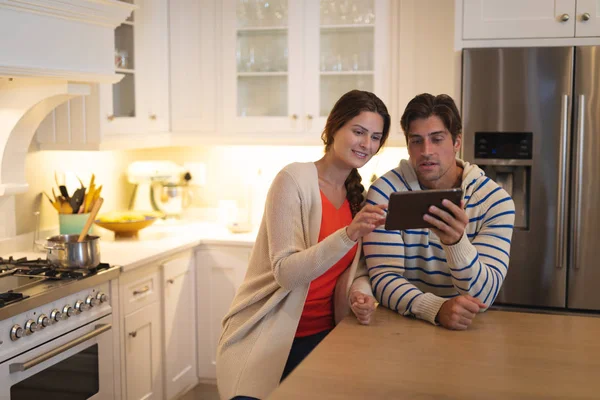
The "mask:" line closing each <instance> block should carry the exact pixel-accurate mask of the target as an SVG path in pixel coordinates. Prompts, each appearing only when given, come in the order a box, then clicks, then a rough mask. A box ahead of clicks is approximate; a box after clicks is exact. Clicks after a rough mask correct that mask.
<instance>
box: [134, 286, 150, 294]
mask: <svg viewBox="0 0 600 400" xmlns="http://www.w3.org/2000/svg"><path fill="white" fill-rule="evenodd" d="M148 290H150V287H149V286H144V287H143V288H141V289H140V290H134V291H133V295H134V296H137V295H138V294H144V293H146V292H147V291H148Z"/></svg>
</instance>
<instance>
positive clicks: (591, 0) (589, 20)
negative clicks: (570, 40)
mask: <svg viewBox="0 0 600 400" xmlns="http://www.w3.org/2000/svg"><path fill="white" fill-rule="evenodd" d="M576 16H577V21H576V23H575V36H577V37H600V0H577V3H576Z"/></svg>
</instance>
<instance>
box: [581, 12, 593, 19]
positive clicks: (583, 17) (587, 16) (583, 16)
mask: <svg viewBox="0 0 600 400" xmlns="http://www.w3.org/2000/svg"><path fill="white" fill-rule="evenodd" d="M591 17H592V16H591V15H590V13H583V14H582V15H581V19H582V20H583V21H589V20H590V18H591Z"/></svg>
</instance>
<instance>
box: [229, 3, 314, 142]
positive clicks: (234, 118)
mask: <svg viewBox="0 0 600 400" xmlns="http://www.w3.org/2000/svg"><path fill="white" fill-rule="evenodd" d="M302 3H303V2H300V1H291V0H290V1H288V0H226V1H224V2H223V42H224V45H223V70H224V71H223V73H224V80H223V85H224V93H223V102H224V107H223V112H224V115H223V116H224V118H223V124H224V128H225V130H227V131H234V132H261V131H269V132H273V131H275V132H293V131H300V130H301V129H302V125H301V124H300V123H299V121H298V118H299V114H300V112H301V106H302V101H301V98H299V97H298V95H299V93H298V87H301V81H302V65H301V63H302V46H301V44H302V18H301V16H302Z"/></svg>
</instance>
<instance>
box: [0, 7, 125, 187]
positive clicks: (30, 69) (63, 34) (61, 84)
mask: <svg viewBox="0 0 600 400" xmlns="http://www.w3.org/2000/svg"><path fill="white" fill-rule="evenodd" d="M135 8H136V6H134V5H132V4H129V3H127V2H124V1H118V0H0V49H2V51H1V52H0V196H4V195H10V194H16V193H23V192H25V191H27V187H28V185H27V182H26V181H25V156H26V154H27V151H28V149H29V145H30V143H31V140H32V138H33V136H34V134H35V131H36V129H37V127H38V126H39V124H40V123H41V122H42V120H43V119H44V118H45V117H46V115H48V113H50V111H52V109H54V108H55V107H56V106H58V105H60V104H61V103H63V102H65V101H67V100H69V99H71V98H73V97H76V96H85V95H87V94H89V93H90V91H91V84H96V83H116V82H119V81H120V80H121V79H122V77H123V76H122V75H119V74H115V67H114V48H115V47H114V37H115V28H116V27H117V26H119V25H120V24H121V23H122V22H124V21H125V20H126V19H127V18H128V17H129V16H130V15H131V12H132V11H133V10H134V9H135Z"/></svg>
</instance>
